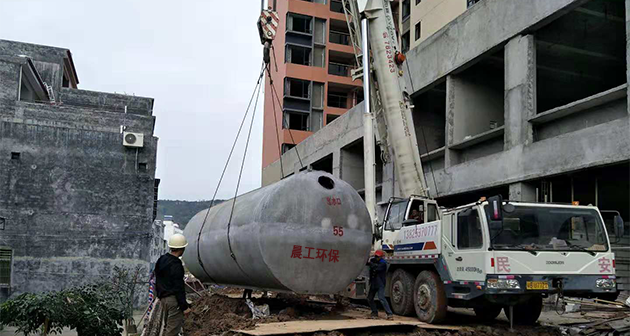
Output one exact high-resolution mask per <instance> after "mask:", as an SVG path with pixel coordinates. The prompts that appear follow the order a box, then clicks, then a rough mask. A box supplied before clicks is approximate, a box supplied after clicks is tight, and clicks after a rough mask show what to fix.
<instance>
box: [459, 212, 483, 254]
mask: <svg viewBox="0 0 630 336" xmlns="http://www.w3.org/2000/svg"><path fill="white" fill-rule="evenodd" d="M482 245H483V235H482V233H481V221H480V220H479V213H477V210H475V209H468V210H464V211H461V212H460V213H458V214H457V248H458V249H472V248H480V247H481V246H482Z"/></svg>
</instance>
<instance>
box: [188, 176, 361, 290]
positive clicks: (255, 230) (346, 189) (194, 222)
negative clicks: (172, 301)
mask: <svg viewBox="0 0 630 336" xmlns="http://www.w3.org/2000/svg"><path fill="white" fill-rule="evenodd" d="M232 202H233V200H229V201H226V202H223V203H221V204H219V205H217V206H214V207H213V208H212V209H210V213H209V214H208V218H207V220H206V222H205V225H203V229H202V224H203V222H204V217H205V215H206V212H207V211H208V210H207V209H206V210H203V211H201V212H199V213H198V214H196V215H195V216H194V217H193V218H192V219H191V220H190V222H188V225H186V229H185V230H184V235H185V236H186V238H187V239H188V240H189V245H188V247H187V248H186V252H185V253H184V256H183V259H184V262H185V264H186V267H188V269H189V270H190V272H192V274H193V275H194V276H195V277H197V278H199V279H201V280H202V281H204V282H209V283H218V284H222V285H233V286H240V287H246V288H260V289H267V290H276V291H293V292H296V293H310V294H330V293H337V292H339V291H341V290H344V289H345V287H346V286H347V285H348V284H349V283H351V282H352V281H353V280H354V279H355V277H356V276H357V275H359V273H360V272H361V270H362V269H363V267H364V266H365V263H366V261H367V258H368V255H369V251H370V247H371V244H372V229H371V223H370V217H369V214H368V211H367V208H366V206H365V203H364V202H363V200H362V199H361V197H360V196H359V194H358V193H357V192H356V191H355V190H354V188H352V186H350V185H349V184H348V183H346V182H344V181H342V180H340V179H337V178H335V177H333V176H332V175H330V174H328V173H325V172H320V171H314V172H303V173H299V174H296V175H294V176H292V177H289V178H287V179H284V180H282V181H280V182H277V183H275V184H272V185H269V186H266V187H264V188H261V189H257V190H254V191H252V192H250V193H247V194H245V195H241V196H239V197H237V198H236V204H235V207H234V213H233V215H232V221H231V225H230V230H229V243H228V221H229V218H230V211H231V207H232ZM200 230H201V234H200ZM230 245H231V249H230ZM198 247H199V254H198V251H197V248H198ZM198 256H199V258H198ZM199 259H201V262H200V260H199ZM202 265H203V267H202Z"/></svg>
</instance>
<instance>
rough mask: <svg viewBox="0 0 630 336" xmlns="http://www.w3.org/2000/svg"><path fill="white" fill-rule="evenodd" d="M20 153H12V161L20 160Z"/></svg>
mask: <svg viewBox="0 0 630 336" xmlns="http://www.w3.org/2000/svg"><path fill="white" fill-rule="evenodd" d="M19 159H20V152H11V160H19Z"/></svg>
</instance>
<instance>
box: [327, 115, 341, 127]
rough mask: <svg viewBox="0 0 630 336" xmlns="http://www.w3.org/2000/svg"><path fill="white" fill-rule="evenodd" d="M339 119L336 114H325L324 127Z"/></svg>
mask: <svg viewBox="0 0 630 336" xmlns="http://www.w3.org/2000/svg"><path fill="white" fill-rule="evenodd" d="M337 118H339V116H338V115H336V114H327V115H326V125H328V124H330V123H331V122H333V121H335V119H337Z"/></svg>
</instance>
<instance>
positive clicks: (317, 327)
mask: <svg viewBox="0 0 630 336" xmlns="http://www.w3.org/2000/svg"><path fill="white" fill-rule="evenodd" d="M386 326H415V327H420V328H423V329H443V330H459V329H461V328H460V327H454V326H445V325H433V324H428V323H424V322H420V321H417V320H416V321H408V320H398V321H397V320H392V321H388V320H380V319H379V320H371V319H341V320H316V321H289V322H274V323H263V324H257V325H256V327H255V328H254V329H252V330H234V331H235V332H239V333H243V334H247V335H253V336H267V335H288V334H303V333H313V332H318V331H334V330H347V329H362V328H370V327H386Z"/></svg>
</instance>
